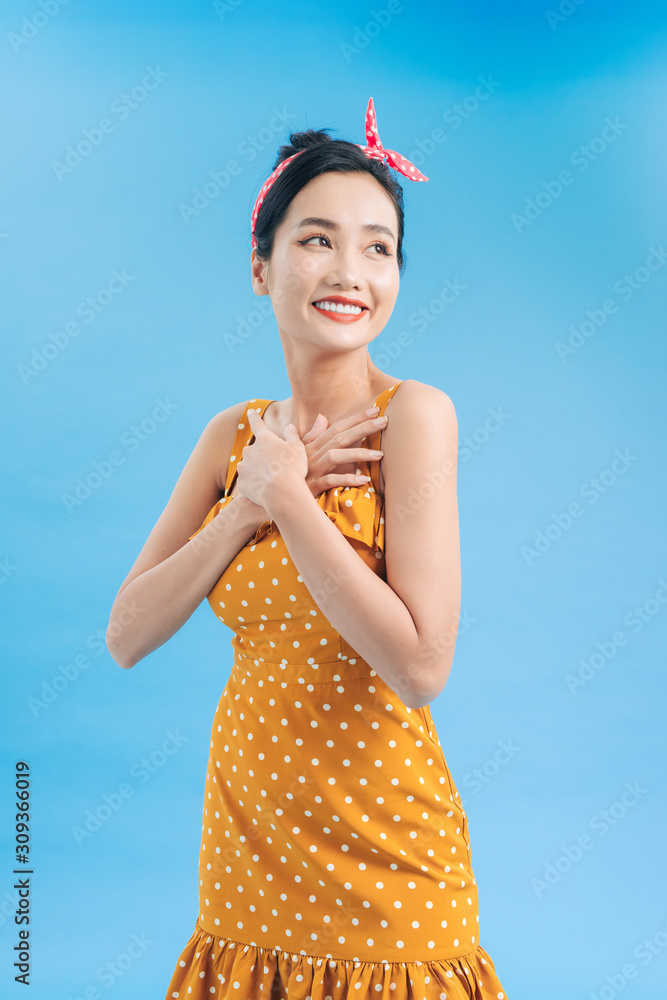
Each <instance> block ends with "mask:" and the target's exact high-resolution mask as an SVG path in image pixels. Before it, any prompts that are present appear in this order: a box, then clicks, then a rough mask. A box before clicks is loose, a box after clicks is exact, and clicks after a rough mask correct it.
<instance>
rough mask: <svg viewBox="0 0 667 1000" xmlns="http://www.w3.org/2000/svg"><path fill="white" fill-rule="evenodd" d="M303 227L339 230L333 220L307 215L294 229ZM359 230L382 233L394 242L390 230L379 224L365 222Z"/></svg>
mask: <svg viewBox="0 0 667 1000" xmlns="http://www.w3.org/2000/svg"><path fill="white" fill-rule="evenodd" d="M303 226H323V227H325V228H327V229H340V226H339V224H338V223H337V222H334V220H333V219H322V218H321V217H320V216H318V215H309V216H308V217H307V218H305V219H301V221H300V222H297V224H296V225H295V226H294V228H295V229H301V228H302V227H303ZM361 228H362V229H363V231H364V232H365V233H384V234H385V235H386V236H391V238H392V240H394V241H395V240H396V237H395V236H394V234H393V233H392V231H391V229H388V228H387V226H383V225H382V224H381V223H380V222H366V223H365V224H364V225H363V226H362V227H361Z"/></svg>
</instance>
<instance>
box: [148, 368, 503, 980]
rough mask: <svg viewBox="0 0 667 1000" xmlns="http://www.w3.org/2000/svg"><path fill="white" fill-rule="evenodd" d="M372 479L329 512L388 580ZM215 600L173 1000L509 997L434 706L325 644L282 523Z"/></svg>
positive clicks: (340, 644) (333, 636)
mask: <svg viewBox="0 0 667 1000" xmlns="http://www.w3.org/2000/svg"><path fill="white" fill-rule="evenodd" d="M399 384H400V383H396V384H395V385H393V386H391V387H390V388H389V389H386V390H385V391H384V392H383V393H381V394H380V395H379V396H378V397H377V400H376V402H377V403H378V405H379V406H380V412H384V409H385V408H386V405H387V402H388V400H389V399H390V398H391V396H392V395H393V393H394V391H395V390H396V388H397V387H398V385H399ZM269 402H271V401H270V400H250V401H249V403H248V405H247V407H246V410H245V411H244V415H243V417H242V419H241V421H240V423H239V427H238V430H237V435H236V440H235V442H234V446H233V457H232V460H231V461H230V467H229V469H228V474H227V480H226V491H225V492H226V496H225V497H224V498H223V501H221V502H220V504H218V505H216V506H215V507H214V508H213V509H212V510H211V511H210V512H209V514H208V516H207V518H206V520H205V521H204V524H202V528H203V527H204V526H205V524H207V523H208V522H209V521H210V520H211V519H212V518H213V517H215V516H216V514H217V513H219V510H220V509H221V506H222V505H224V502H225V501H228V500H229V499H230V496H231V495H232V494H230V493H229V489H230V488H231V485H232V484H233V482H234V478H235V469H236V463H237V461H238V460H239V459H240V456H241V454H242V450H243V447H244V446H245V445H246V444H249V443H250V441H251V440H252V435H251V433H250V428H249V425H248V420H247V410H248V407H249V406H254V407H255V408H256V409H258V411H259V412H260V413H264V411H265V410H266V407H267V406H268V405H269ZM364 443H365V444H366V445H367V446H369V447H376V445H379V444H380V431H378V432H375V433H373V434H372V435H369V437H368V438H367V439H366V441H365V442H364ZM363 466H364V468H363V470H362V471H367V472H368V474H369V475H371V476H372V484H373V485H372V488H371V489H368V488H366V487H364V488H356V487H355V488H350V489H349V490H346V489H340V488H339V489H336V490H330V491H328V492H327V494H325V495H323V496H324V497H325V499H324V500H323V509H324V510H325V511H326V513H327V514H328V515H329V516H330V517H331V519H332V520H333V521H334V523H335V524H336V525H337V526H338V527H339V528H340V530H341V531H342V532H343V533H344V534H345V536H346V537H347V539H348V541H349V542H350V543H351V544H353V545H354V546H355V549H356V551H357V552H358V554H359V555H360V557H361V558H364V559H366V561H367V563H368V565H370V566H371V567H372V568H373V569H374V570H375V571H376V572H378V573H380V574H381V573H383V571H384V555H383V552H382V547H381V546H382V545H383V543H384V535H383V532H382V530H381V524H380V522H381V520H383V519H382V518H381V511H382V510H383V504H382V497H381V494H380V492H379V483H378V476H379V472H378V463H377V462H370V463H363ZM366 467H367V468H366ZM368 485H369V487H370V486H371V484H370V483H369V484H368ZM348 500H350V501H351V503H349V505H348V503H347V501H348ZM318 502H319V498H318ZM199 530H200V531H201V528H200V529H199ZM197 534H198V532H195V535H197ZM195 535H193V536H192V538H193V539H194V538H195ZM378 554H379V556H380V557H381V558H377V556H378ZM332 585H333V586H336V585H337V584H336V582H335V574H332ZM209 603H210V604H211V607H212V608H213V610H214V612H215V613H216V615H217V617H218V618H219V619H220V620H221V621H223V622H224V624H226V625H228V626H229V627H230V628H231V629H232V631H233V633H234V635H233V638H232V647H233V652H234V663H233V668H232V671H231V674H230V677H229V679H228V681H227V684H226V686H225V689H224V691H223V693H222V695H221V697H220V700H219V702H218V706H217V709H216V712H215V715H214V718H213V724H212V728H211V740H210V752H209V761H208V769H207V773H206V782H205V789H204V806H203V815H202V820H203V822H202V839H201V850H200V856H199V914H198V916H197V920H196V923H195V930H194V932H193V934H192V936H191V938H190V940H189V941H188V943H187V944H186V946H185V948H184V949H183V951H182V953H181V956H180V958H179V960H178V963H177V965H176V969H175V971H174V973H173V976H172V979H171V982H170V984H169V990H168V992H167V998H175V997H181V998H185V997H187V998H190V1000H193V998H194V1000H203V998H204V997H210V996H215V997H229V998H235V1000H246V998H250V997H266V998H267V1000H277V998H283V997H284V998H287V997H289V998H290V1000H292V998H300V1000H327V998H329V1000H344V998H347V997H348V996H350V995H353V996H354V997H359V998H367V997H371V996H380V997H385V998H389V997H395V998H396V1000H427V998H428V1000H430V998H432V997H445V998H447V1000H464V998H469V997H471V996H475V997H476V998H477V1000H491V998H494V1000H497V998H502V997H504V993H503V992H502V988H501V985H500V982H499V980H498V978H497V975H496V972H495V968H494V965H493V962H492V961H491V959H490V957H489V956H488V954H487V953H486V951H485V950H484V949H483V948H482V947H481V946H480V944H479V916H478V897H477V884H476V881H475V878H474V874H473V870H472V865H471V856H470V844H469V839H468V825H467V817H466V814H465V811H464V810H463V808H462V805H461V801H460V796H459V793H458V790H457V788H456V785H455V784H454V781H453V779H452V776H451V774H450V771H449V768H448V766H447V763H446V760H445V756H444V753H443V751H442V748H441V746H440V740H439V738H438V734H437V732H436V729H435V725H434V722H433V718H432V716H431V713H430V711H429V709H428V707H424V708H421V709H410V708H408V707H407V706H406V705H405V704H404V703H403V702H402V701H401V699H400V697H398V695H397V694H396V693H395V692H394V691H393V690H392V689H391V688H390V687H389V686H388V685H387V684H385V683H384V682H383V680H382V679H381V678H380V676H379V675H378V674H377V673H376V671H375V670H373V669H372V668H371V667H370V666H369V664H368V663H367V662H366V661H365V660H363V659H362V658H361V657H360V656H358V655H357V654H356V652H355V650H354V649H352V647H351V646H349V645H348V644H347V643H346V642H345V641H344V640H343V639H342V637H341V636H340V635H339V633H337V632H336V631H335V630H334V629H332V627H331V625H330V624H329V622H328V621H327V620H326V618H325V617H324V615H323V614H322V612H321V610H320V608H319V607H318V605H317V603H316V601H315V600H314V598H313V596H311V594H310V593H309V591H308V590H307V589H306V587H305V585H304V583H303V580H302V578H301V577H300V575H299V574H298V573H297V571H296V567H295V566H294V564H293V563H292V560H291V559H290V557H289V553H288V551H287V548H286V546H285V545H284V542H283V540H282V538H281V536H280V533H279V531H278V530H277V528H276V526H275V525H274V524H273V522H271V521H268V522H265V523H264V524H263V525H261V526H260V529H258V531H257V532H256V534H255V537H254V538H252V539H250V541H249V542H248V543H247V544H246V545H245V546H244V547H243V548H242V549H241V550H240V552H239V553H238V554H237V556H236V558H235V559H234V560H233V561H232V562H231V563H230V565H229V566H228V567H227V569H226V570H225V572H224V573H223V575H222V576H221V577H220V579H219V580H218V581H217V583H216V584H215V586H214V587H213V589H212V590H211V593H210V594H209Z"/></svg>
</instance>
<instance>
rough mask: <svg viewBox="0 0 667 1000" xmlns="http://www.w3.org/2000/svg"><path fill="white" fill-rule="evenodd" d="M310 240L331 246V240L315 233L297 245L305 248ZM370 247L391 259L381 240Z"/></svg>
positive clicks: (385, 245) (322, 234)
mask: <svg viewBox="0 0 667 1000" xmlns="http://www.w3.org/2000/svg"><path fill="white" fill-rule="evenodd" d="M311 240H326V241H327V243H328V244H329V246H331V240H330V239H329V237H328V236H325V235H324V233H317V234H316V235H315V236H307V237H306V239H305V240H299V244H300V245H301V246H305V245H306V244H307V243H310V241H311ZM370 245H371V246H372V247H380V248H381V249H380V253H381V254H382V255H383V256H385V257H391V253H390V252H389V249H388V247H387V244H386V243H383V242H382V241H381V240H378V241H377V242H376V243H371V244H370Z"/></svg>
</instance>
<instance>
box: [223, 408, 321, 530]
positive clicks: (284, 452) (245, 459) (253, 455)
mask: <svg viewBox="0 0 667 1000" xmlns="http://www.w3.org/2000/svg"><path fill="white" fill-rule="evenodd" d="M248 422H249V424H250V430H251V431H252V433H253V434H254V436H255V440H254V441H253V443H252V444H249V445H246V446H245V447H244V449H243V453H242V457H241V461H240V462H239V463H238V465H237V466H236V472H237V484H236V485H237V490H238V492H239V493H243V494H244V496H247V497H248V499H249V500H252V501H253V502H254V503H257V504H261V506H262V507H264V509H265V510H266V511H267V513H269V514H270V513H271V508H272V506H273V501H274V500H275V498H276V497H278V496H280V495H281V494H284V493H286V492H288V491H289V490H290V489H291V488H292V487H293V486H297V488H298V486H299V485H300V483H304V484H305V482H306V476H307V474H308V455H307V454H306V448H305V445H304V444H303V441H302V440H301V438H300V437H299V435H298V432H297V429H296V427H294V425H293V424H288V425H287V427H286V428H285V437H284V439H283V438H281V437H279V435H278V434H274V433H273V431H271V430H269V428H268V427H267V426H266V424H265V423H264V421H263V420H262V418H261V417H260V415H259V414H258V413H257V411H256V410H254V409H253V408H252V407H249V409H248Z"/></svg>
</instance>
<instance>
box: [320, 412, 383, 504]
mask: <svg viewBox="0 0 667 1000" xmlns="http://www.w3.org/2000/svg"><path fill="white" fill-rule="evenodd" d="M375 411H377V412H375V413H374V414H373V415H372V416H371V415H369V413H368V410H365V409H363V410H358V411H357V412H356V413H353V414H351V415H350V416H349V417H341V418H340V420H336V421H334V423H333V424H331V426H329V421H328V420H327V418H326V417H325V416H324V415H323V414H321V413H319V414H318V415H317V419H316V420H315V423H314V424H313V426H312V427H311V429H310V430H309V431H308V432H307V433H306V434H304V436H303V437H302V439H301V440H302V442H303V444H304V445H305V448H306V455H307V456H308V473H307V475H306V482H307V483H308V488H309V489H310V492H311V493H312V494H313V496H314V497H315V498H317V497H318V496H319V495H320V493H324V492H325V490H330V489H334V488H335V487H340V486H363V485H364V484H365V483H367V482H368V480H367V479H365V478H364V477H363V476H361V475H357V474H356V473H354V472H335V471H334V470H335V469H336V468H337V467H338V466H339V465H344V464H347V463H348V462H351V461H357V462H359V461H362V460H363V461H369V462H373V461H375V462H378V461H379V460H380V459H381V458H382V455H383V452H382V451H375V450H374V449H372V448H360V447H357V448H352V447H350V445H351V444H352V442H354V441H360V440H362V439H363V438H365V437H368V435H370V434H372V433H373V432H374V431H377V430H378V425H376V424H375V420H376V418H377V414H378V413H379V410H378V408H377V407H375ZM383 420H384V423H383V424H381V425H379V426H380V428H381V429H383V428H384V427H385V426H386V423H387V418H386V417H384V418H383Z"/></svg>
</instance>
